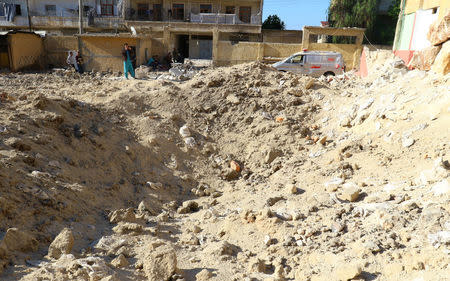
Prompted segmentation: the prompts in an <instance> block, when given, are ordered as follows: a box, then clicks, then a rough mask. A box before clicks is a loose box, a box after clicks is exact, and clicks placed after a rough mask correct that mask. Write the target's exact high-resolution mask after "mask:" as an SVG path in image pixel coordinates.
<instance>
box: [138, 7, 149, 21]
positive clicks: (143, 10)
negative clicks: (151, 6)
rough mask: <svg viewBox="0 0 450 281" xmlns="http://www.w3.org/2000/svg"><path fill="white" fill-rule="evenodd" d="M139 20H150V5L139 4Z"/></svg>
mask: <svg viewBox="0 0 450 281" xmlns="http://www.w3.org/2000/svg"><path fill="white" fill-rule="evenodd" d="M137 15H138V18H139V19H141V20H143V19H148V15H149V11H148V4H138V11H137Z"/></svg>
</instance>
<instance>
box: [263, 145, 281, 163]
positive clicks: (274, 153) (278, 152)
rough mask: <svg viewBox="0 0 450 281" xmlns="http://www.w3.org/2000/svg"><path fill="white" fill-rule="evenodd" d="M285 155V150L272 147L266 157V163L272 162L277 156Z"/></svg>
mask: <svg viewBox="0 0 450 281" xmlns="http://www.w3.org/2000/svg"><path fill="white" fill-rule="evenodd" d="M282 155H283V152H282V151H281V150H279V149H276V148H271V149H270V150H269V151H268V152H267V154H266V157H265V158H264V162H265V163H266V164H270V163H272V162H273V160H275V159H276V158H277V157H281V156H282Z"/></svg>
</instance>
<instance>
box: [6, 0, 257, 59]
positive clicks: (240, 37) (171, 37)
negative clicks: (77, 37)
mask: <svg viewBox="0 0 450 281" xmlns="http://www.w3.org/2000/svg"><path fill="white" fill-rule="evenodd" d="M3 1H5V2H7V4H8V5H12V6H11V9H12V10H14V11H13V12H12V16H11V15H10V16H8V15H5V11H4V9H0V10H1V11H2V12H1V14H0V29H3V30H28V29H30V30H45V31H47V32H48V33H49V34H53V35H73V34H76V33H77V32H78V25H79V22H78V21H79V20H78V1H75V0H62V1H61V0H60V1H56V0H44V1H42V0H28V6H29V11H28V8H27V1H26V0H2V2H3ZM262 9H263V0H245V1H235V0H203V1H196V0H195V1H192V0H176V1H174V0H83V11H84V16H85V17H84V21H83V25H84V29H85V31H86V32H89V33H93V32H102V33H120V32H129V31H130V30H136V31H137V33H139V34H145V35H148V36H151V37H152V38H154V39H155V40H156V41H159V42H155V43H156V44H154V46H153V48H155V49H156V53H157V54H159V55H163V54H165V53H167V52H169V51H172V50H174V49H177V50H178V51H179V52H180V53H181V54H182V55H183V56H184V57H190V58H193V59H211V58H212V56H213V48H214V44H213V42H214V41H216V42H218V41H219V40H230V41H250V40H251V39H252V36H259V35H260V34H261V24H262ZM158 46H159V47H158Z"/></svg>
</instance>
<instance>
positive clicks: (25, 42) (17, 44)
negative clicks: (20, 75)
mask: <svg viewBox="0 0 450 281" xmlns="http://www.w3.org/2000/svg"><path fill="white" fill-rule="evenodd" d="M8 43H9V46H10V53H9V58H10V66H11V71H21V70H29V69H34V70H41V69H43V68H44V61H45V57H44V44H43V41H42V38H41V37H40V36H39V35H36V34H27V33H16V34H9V35H8Z"/></svg>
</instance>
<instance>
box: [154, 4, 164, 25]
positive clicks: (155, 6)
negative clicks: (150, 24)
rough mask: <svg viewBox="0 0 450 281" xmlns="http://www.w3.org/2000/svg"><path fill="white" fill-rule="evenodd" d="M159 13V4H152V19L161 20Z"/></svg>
mask: <svg viewBox="0 0 450 281" xmlns="http://www.w3.org/2000/svg"><path fill="white" fill-rule="evenodd" d="M161 15H162V13H161V4H153V20H154V21H161V20H162V16H161Z"/></svg>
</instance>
